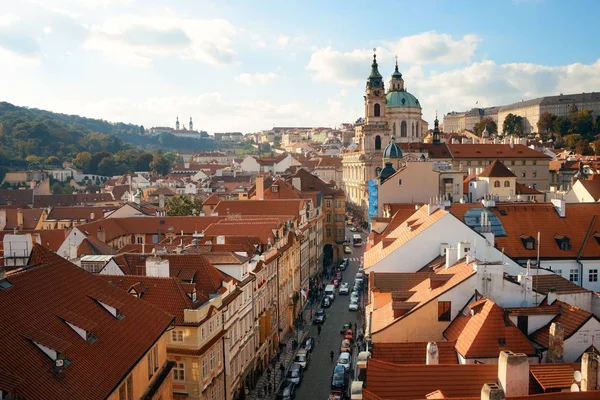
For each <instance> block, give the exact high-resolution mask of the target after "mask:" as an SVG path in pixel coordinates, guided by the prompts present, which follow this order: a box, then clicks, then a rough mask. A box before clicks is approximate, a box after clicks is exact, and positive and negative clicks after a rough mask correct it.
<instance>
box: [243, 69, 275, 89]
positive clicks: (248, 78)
mask: <svg viewBox="0 0 600 400" xmlns="http://www.w3.org/2000/svg"><path fill="white" fill-rule="evenodd" d="M277 78H278V75H277V74H276V73H274V72H257V73H254V74H249V73H246V72H245V73H243V74H240V75H238V76H236V77H235V80H236V81H238V82H240V83H243V84H244V85H247V86H253V85H264V84H267V83H269V82H272V81H274V80H275V79H277Z"/></svg>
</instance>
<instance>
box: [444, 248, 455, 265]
mask: <svg viewBox="0 0 600 400" xmlns="http://www.w3.org/2000/svg"><path fill="white" fill-rule="evenodd" d="M456 261H458V250H457V249H453V248H452V247H448V248H447V249H446V268H450V267H451V266H453V265H454V264H456Z"/></svg>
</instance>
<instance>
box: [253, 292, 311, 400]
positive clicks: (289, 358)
mask: <svg viewBox="0 0 600 400" xmlns="http://www.w3.org/2000/svg"><path fill="white" fill-rule="evenodd" d="M310 308H311V306H310V305H309V304H307V307H306V308H305V309H304V310H303V313H302V315H304V327H303V328H301V329H300V340H299V341H298V349H299V348H300V343H302V341H303V340H304V339H305V338H306V337H307V336H308V329H309V328H310V324H311V323H312V321H310V320H309V317H310ZM312 308H313V310H315V309H317V308H318V303H317V304H315V305H313V306H312ZM297 339H298V332H288V334H287V335H286V336H285V338H283V339H282V340H281V342H282V343H285V344H286V346H285V349H284V350H283V352H282V353H281V355H280V357H279V362H275V364H273V363H272V364H270V366H269V368H271V380H270V383H271V384H272V385H273V386H272V387H273V391H272V392H271V395H270V396H269V395H268V394H267V393H266V388H267V386H266V384H267V383H268V382H269V380H268V376H267V375H268V374H267V373H266V372H264V373H263V374H262V375H261V376H260V378H259V379H258V382H257V384H256V388H255V389H254V390H252V391H251V392H250V394H248V396H246V399H247V400H260V399H274V398H275V395H276V394H277V390H278V389H279V385H280V383H281V372H280V370H279V364H280V363H283V366H284V367H285V372H286V373H287V370H288V368H289V367H290V365H291V364H292V362H293V360H294V357H295V355H296V352H297V351H298V349H296V350H292V342H293V341H294V340H297ZM284 379H285V377H284ZM273 383H274V384H273Z"/></svg>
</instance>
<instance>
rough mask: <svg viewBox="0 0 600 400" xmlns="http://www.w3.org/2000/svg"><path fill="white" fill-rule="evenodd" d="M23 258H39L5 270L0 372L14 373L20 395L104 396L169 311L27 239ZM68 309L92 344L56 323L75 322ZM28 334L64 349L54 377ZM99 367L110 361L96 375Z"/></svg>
mask: <svg viewBox="0 0 600 400" xmlns="http://www.w3.org/2000/svg"><path fill="white" fill-rule="evenodd" d="M31 259H32V260H34V261H35V262H42V264H41V265H38V266H35V267H31V268H29V269H26V270H24V271H20V272H14V273H11V274H9V275H8V279H9V281H10V282H11V283H12V284H13V286H12V287H10V288H9V289H6V290H0V308H1V309H2V314H1V315H0V336H1V337H2V340H1V341H0V354H2V355H3V357H2V358H1V359H0V370H2V371H10V373H11V374H14V375H16V376H18V377H19V381H18V382H17V383H16V386H15V387H14V391H15V392H16V393H17V394H18V395H19V396H21V397H23V398H27V399H34V398H55V399H59V398H80V399H97V398H106V397H108V395H110V394H111V393H112V392H113V391H114V390H115V388H116V387H117V386H118V384H119V383H120V382H121V381H122V380H123V379H125V377H126V376H127V375H128V373H129V372H130V369H131V368H132V367H133V366H134V365H136V364H137V363H138V361H139V360H140V358H141V357H142V356H143V355H144V354H145V353H146V352H147V351H148V350H149V349H150V348H151V347H152V345H153V344H154V343H155V342H156V341H157V340H158V339H159V338H160V337H161V336H162V335H163V334H164V332H165V331H166V330H167V329H168V327H169V326H170V325H171V322H172V317H171V316H169V315H167V314H166V313H165V312H163V311H162V310H160V309H158V308H156V307H154V306H152V305H151V304H148V303H146V302H144V301H141V300H139V299H136V298H134V297H132V296H130V295H128V294H127V293H125V292H123V291H121V290H120V289H118V288H115V287H113V286H111V285H109V284H108V283H106V282H105V281H104V280H103V279H102V278H100V277H98V276H96V275H93V274H90V273H87V272H86V271H84V270H83V269H81V268H79V267H77V266H76V265H73V264H71V263H70V262H69V261H67V260H65V259H63V258H62V257H59V256H58V255H56V254H54V253H52V252H51V251H50V250H47V249H44V248H43V247H42V246H40V245H37V244H36V245H34V248H33V250H32V257H31ZM66 294H68V295H66ZM94 298H102V299H106V298H108V299H110V301H111V302H112V301H114V302H115V304H117V303H118V304H119V307H120V310H119V311H120V312H121V313H123V314H124V315H125V318H123V319H121V320H118V319H116V318H114V317H113V316H112V315H111V314H110V313H109V312H107V311H106V310H105V309H104V308H103V307H102V306H100V305H99V304H98V303H97V302H96V301H94ZM65 313H67V315H65ZM69 313H73V314H75V315H77V316H80V317H81V318H82V319H83V318H85V320H87V321H93V323H95V324H96V325H95V326H94V327H93V330H92V334H93V335H94V337H96V338H97V340H96V341H95V342H94V343H93V344H90V343H88V342H87V341H86V340H84V339H83V338H81V337H80V336H79V335H78V334H77V333H76V332H75V331H74V330H73V329H71V328H70V327H69V325H67V324H66V323H64V322H63V321H64V320H63V319H62V318H65V317H67V318H71V319H72V320H73V322H74V323H75V320H74V318H73V316H70V314H69ZM24 316H26V318H25V317H24ZM81 321H82V320H78V321H77V322H78V323H82V322H81ZM86 324H87V323H86ZM90 326H91V325H90ZM28 337H29V338H32V339H35V340H39V341H40V342H41V343H40V344H42V345H47V346H55V347H60V348H61V349H65V348H66V351H65V354H64V356H66V358H67V359H68V360H70V363H69V364H68V365H67V366H66V367H65V370H64V371H63V373H62V374H61V379H56V374H55V372H54V369H53V361H52V360H50V359H49V358H48V356H46V355H45V354H44V353H43V352H41V351H40V350H39V349H38V348H37V347H36V346H35V345H34V344H32V343H31V342H30V340H29V339H28ZM54 338H56V339H54ZM51 342H52V343H51ZM115 344H118V345H115ZM57 350H60V349H57ZM99 365H110V368H105V369H103V372H102V379H98V366H99ZM2 375H3V373H0V376H2Z"/></svg>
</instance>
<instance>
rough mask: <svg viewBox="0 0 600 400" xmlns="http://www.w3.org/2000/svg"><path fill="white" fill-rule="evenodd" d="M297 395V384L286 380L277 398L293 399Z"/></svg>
mask: <svg viewBox="0 0 600 400" xmlns="http://www.w3.org/2000/svg"><path fill="white" fill-rule="evenodd" d="M295 397H296V384H295V383H294V382H290V381H286V382H284V383H283V385H281V387H280V388H279V391H278V392H277V400H292V399H293V398H295Z"/></svg>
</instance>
